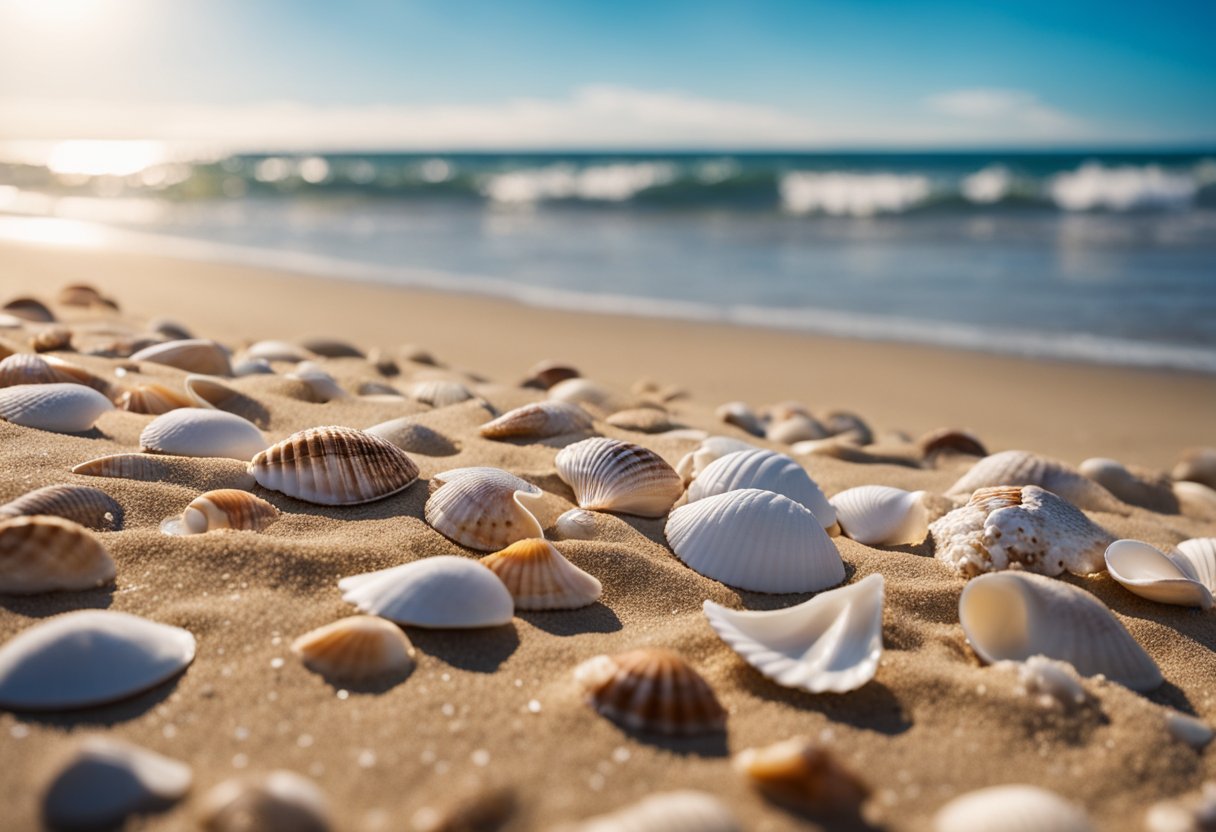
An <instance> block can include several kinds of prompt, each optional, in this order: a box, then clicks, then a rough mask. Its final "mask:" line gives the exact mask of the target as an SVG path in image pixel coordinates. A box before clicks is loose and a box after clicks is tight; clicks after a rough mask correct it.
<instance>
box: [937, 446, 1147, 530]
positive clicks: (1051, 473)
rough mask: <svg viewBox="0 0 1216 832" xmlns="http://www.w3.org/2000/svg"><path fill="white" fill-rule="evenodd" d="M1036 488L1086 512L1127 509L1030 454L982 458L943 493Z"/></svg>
mask: <svg viewBox="0 0 1216 832" xmlns="http://www.w3.org/2000/svg"><path fill="white" fill-rule="evenodd" d="M1002 485H1005V486H1013V485H1037V486H1039V487H1040V488H1044V489H1046V490H1048V491H1050V492H1051V493H1053V494H1055V495H1057V496H1059V497H1063V498H1064V499H1065V500H1068V501H1069V502H1070V503H1072V504H1073V505H1075V506H1076V507H1077V508H1082V509H1085V510H1086V511H1112V512H1117V513H1121V514H1126V513H1127V506H1126V505H1124V504H1123V503H1122V502H1120V501H1119V500H1118V499H1117V498H1116V497H1115V495H1113V494H1111V493H1110V492H1109V491H1107V490H1106V489H1105V488H1103V487H1102V486H1100V485H1098V484H1097V483H1096V482H1094V481H1093V480H1091V479H1089V478H1088V477H1085V476H1082V475H1081V473H1080V472H1079V471H1074V470H1073V469H1072V468H1069V467H1068V466H1066V465H1064V464H1063V463H1060V462H1056V461H1055V460H1052V459H1047V458H1046V457H1042V456H1038V455H1037V454H1032V453H1030V452H1029V451H1002V452H1001V453H999V454H993V455H992V456H987V457H984V458H983V459H981V460H980V461H979V462H977V463H975V465H973V466H972V467H971V470H970V471H968V472H967V473H966V474H964V475H963V476H962V477H961V478H960V479H959V481H958V482H956V483H955V484H954V485H952V486H951V487H950V490H949V491H947V492H946V494H947V496H950V497H959V498H966V497H967V496H968V495H969V494H972V493H973V492H974V491H976V490H977V489H980V488H995V487H997V486H1002Z"/></svg>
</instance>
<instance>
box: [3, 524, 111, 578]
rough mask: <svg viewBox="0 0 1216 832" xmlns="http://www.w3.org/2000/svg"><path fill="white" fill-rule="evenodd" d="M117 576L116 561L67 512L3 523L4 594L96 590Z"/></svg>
mask: <svg viewBox="0 0 1216 832" xmlns="http://www.w3.org/2000/svg"><path fill="white" fill-rule="evenodd" d="M112 580H114V561H113V559H112V558H111V557H110V553H109V552H107V551H106V549H105V547H104V546H102V545H101V542H100V541H99V540H98V539H97V538H96V537H94V536H93V535H92V534H90V533H89V530H88V529H86V528H85V527H84V526H81V525H79V524H77V523H73V522H72V521H71V520H64V519H63V518H62V517H50V516H39V517H15V518H13V519H11V520H5V521H4V522H0V594H5V595H35V594H37V593H39V592H58V591H73V590H82V589H95V588H96V587H99V586H102V585H104V584H107V583H109V582H110V581H112Z"/></svg>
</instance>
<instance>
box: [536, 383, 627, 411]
mask: <svg viewBox="0 0 1216 832" xmlns="http://www.w3.org/2000/svg"><path fill="white" fill-rule="evenodd" d="M548 396H549V398H550V399H551V400H554V401H560V402H569V403H570V404H577V405H580V406H581V407H583V408H584V409H585V410H588V411H590V412H592V413H596V414H602V415H607V414H609V413H615V412H616V411H618V410H624V409H626V408H628V407H633V406H634V405H635V404H636V402H634V401H633V400H632V399H631V398H630V397H629V396H626V395H624V394H622V393H619V392H617V391H616V390H613V389H611V388H608V387H605V386H604V385H602V384H599V383H597V382H594V381H591V380H590V379H586V378H569V379H566V380H565V381H559V382H558V383H557V384H555V385H553V386H552V387H550V388H549V391H548Z"/></svg>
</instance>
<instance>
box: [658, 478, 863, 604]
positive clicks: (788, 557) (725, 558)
mask: <svg viewBox="0 0 1216 832" xmlns="http://www.w3.org/2000/svg"><path fill="white" fill-rule="evenodd" d="M666 534H667V542H668V543H669V544H670V545H671V549H672V551H673V552H675V554H676V556H677V557H678V558H679V559H680V560H682V561H683V562H684V563H685V564H687V565H688V566H690V567H691V568H692V569H694V570H696V571H697V572H699V573H700V574H702V575H704V576H705V577H707V578H712V579H713V580H715V581H721V582H722V583H724V584H727V585H729V586H733V587H737V588H739V589H747V590H752V591H754V592H775V593H779V592H817V591H819V590H821V589H827V588H828V587H830V586H835V585H836V584H838V583H840V582H841V581H843V580H844V562H843V561H842V560H841V559H840V553H839V552H837V551H836V547H835V545H833V543H832V541H831V539H830V538H829V537H828V535H827V532H825V531H824V530H823V526H822V525H820V523H819V521H818V520H817V519H816V518H815V515H814V514H812V513H811V512H810V511H808V510H807V509H806V508H804V507H803V506H802V504H801V503H796V502H794V501H793V500H791V499H789V498H788V497H783V496H781V495H780V494H774V493H772V492H771V491H760V490H758V489H754V488H752V489H745V490H743V491H728V492H727V493H725V494H718V495H716V496H713V497H706V498H705V499H704V500H698V501H697V502H695V503H689V504H687V505H684V506H680V507H679V508H677V509H675V510H674V511H672V512H671V515H670V516H669V517H668V518H667V527H666Z"/></svg>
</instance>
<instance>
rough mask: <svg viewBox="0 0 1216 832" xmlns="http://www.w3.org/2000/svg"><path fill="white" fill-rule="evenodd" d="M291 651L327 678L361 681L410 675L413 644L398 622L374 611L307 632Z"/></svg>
mask: <svg viewBox="0 0 1216 832" xmlns="http://www.w3.org/2000/svg"><path fill="white" fill-rule="evenodd" d="M291 652H293V653H295V654H296V655H297V656H299V657H300V658H301V659H302V660H303V661H304V664H305V665H307V666H308V667H309V668H310V669H312V670H315V671H316V672H317V673H320V674H321V675H322V676H325V677H326V678H332V679H341V680H350V681H356V682H361V681H365V680H368V679H376V678H383V677H386V676H398V675H402V676H403V675H407V674H409V672H410V671H411V670H413V669H414V646H413V645H412V644H410V640H409V639H408V638H406V636H405V633H403V632H401V628H400V627H398V626H397V625H396V624H392V623H390V622H388V621H385V620H384V619H383V618H377V617H376V616H374V615H353V616H351V617H350V618H342V619H339V620H337V621H334V622H333V623H331V624H326V625H325V626H324V627H318V628H317V629H315V630H313V631H311V632H308V633H305V634H304V635H302V636H300V637H299V638H297V639H296V640H295V641H293V642H292V644H291Z"/></svg>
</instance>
